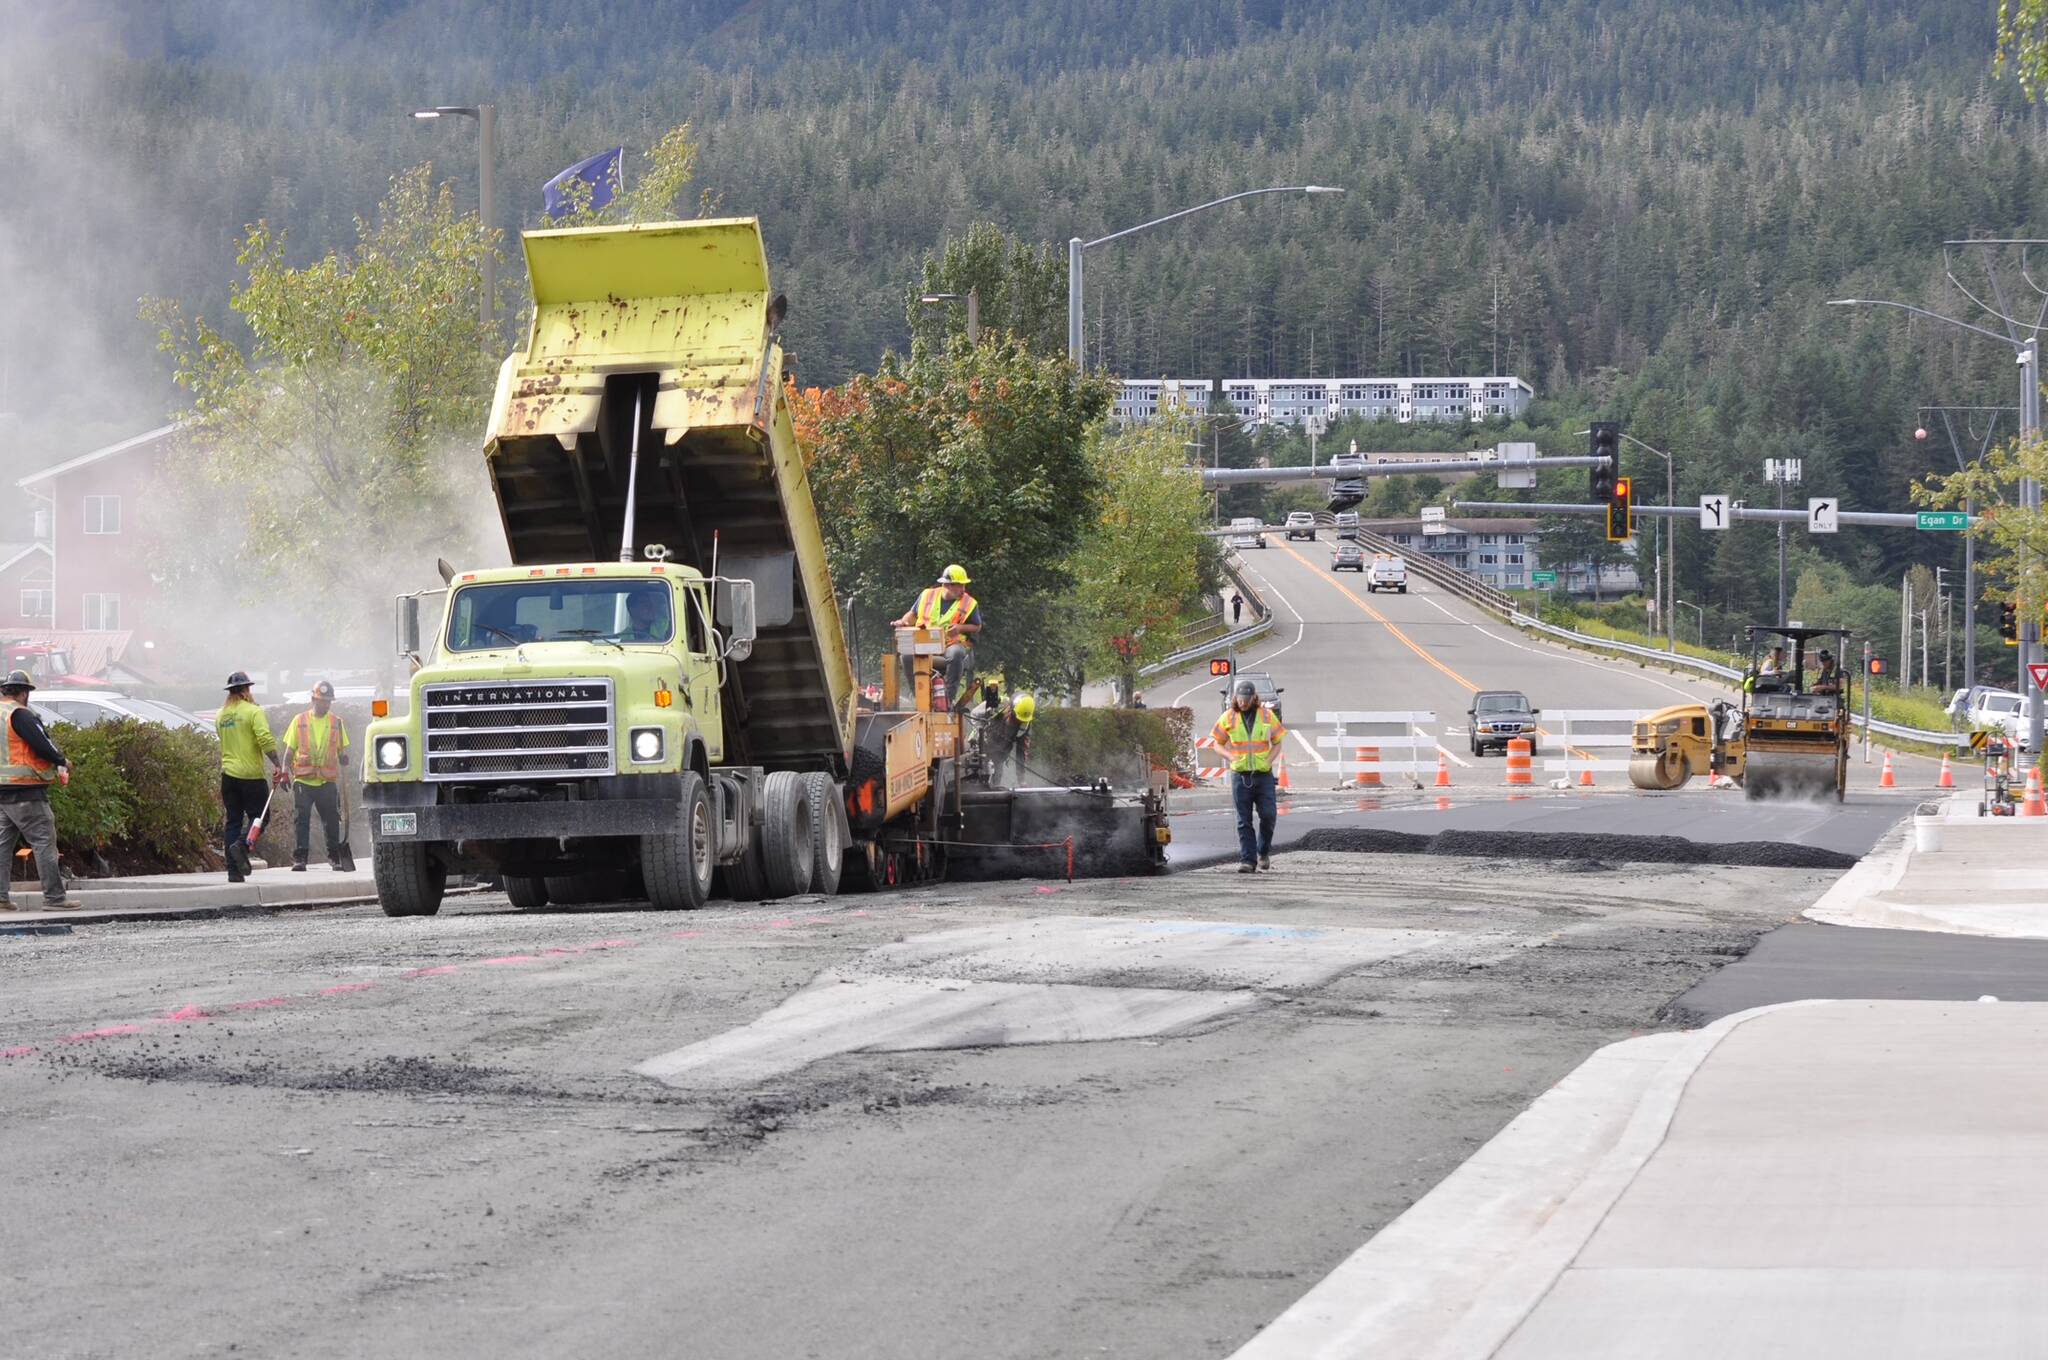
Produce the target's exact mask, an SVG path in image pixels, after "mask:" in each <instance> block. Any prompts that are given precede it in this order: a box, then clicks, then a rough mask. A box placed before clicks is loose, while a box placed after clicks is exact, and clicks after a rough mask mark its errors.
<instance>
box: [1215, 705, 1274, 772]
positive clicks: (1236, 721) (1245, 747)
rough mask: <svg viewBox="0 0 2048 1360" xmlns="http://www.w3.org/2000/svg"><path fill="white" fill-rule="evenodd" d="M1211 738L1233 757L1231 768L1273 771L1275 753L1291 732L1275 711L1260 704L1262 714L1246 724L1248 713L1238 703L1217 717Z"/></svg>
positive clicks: (1217, 746)
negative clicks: (1240, 710) (1237, 705)
mask: <svg viewBox="0 0 2048 1360" xmlns="http://www.w3.org/2000/svg"><path fill="white" fill-rule="evenodd" d="M1209 735H1210V738H1211V739H1212V740H1213V741H1214V742H1215V743H1216V749H1217V750H1219V751H1221V752H1223V754H1224V755H1226V756H1228V757H1230V768H1231V769H1232V770H1233V771H1235V772H1236V773H1238V774H1271V773H1272V772H1273V756H1274V754H1275V753H1276V752H1278V751H1279V749H1280V739H1281V738H1282V737H1284V736H1286V735H1287V729H1286V728H1285V727H1283V726H1281V724H1280V719H1278V718H1277V717H1275V716H1273V710H1272V709H1270V708H1267V707H1266V706H1265V705H1264V704H1260V705H1259V715H1258V717H1257V718H1255V719H1253V720H1252V723H1251V726H1250V727H1249V728H1247V727H1246V726H1245V721H1244V714H1242V713H1240V712H1238V711H1237V708H1236V707H1235V706H1232V707H1231V708H1230V710H1229V711H1228V712H1226V713H1224V715H1223V716H1222V717H1220V718H1218V719H1217V720H1216V730H1215V731H1213V732H1211V733H1210V734H1209Z"/></svg>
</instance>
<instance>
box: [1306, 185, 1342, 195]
mask: <svg viewBox="0 0 2048 1360" xmlns="http://www.w3.org/2000/svg"><path fill="white" fill-rule="evenodd" d="M1301 191H1302V192H1303V193H1305V194H1341V193H1343V192H1344V191H1343V190H1342V189H1333V188H1331V187H1330V186H1329V185H1327V184H1304V185H1303V186H1302V187H1301Z"/></svg>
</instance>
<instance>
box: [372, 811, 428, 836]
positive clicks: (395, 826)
mask: <svg viewBox="0 0 2048 1360" xmlns="http://www.w3.org/2000/svg"><path fill="white" fill-rule="evenodd" d="M377 829H378V830H379V831H381V832H382V833H383V834H384V835H386V836H417V835H419V834H420V815H419V814H418V813H417V812H387V813H384V814H383V815H382V816H380V817H379V818H378V819H377Z"/></svg>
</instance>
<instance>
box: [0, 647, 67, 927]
mask: <svg viewBox="0 0 2048 1360" xmlns="http://www.w3.org/2000/svg"><path fill="white" fill-rule="evenodd" d="M35 687H36V683H35V681H33V680H31V679H29V678H28V672H27V671H10V672H8V675H7V678H6V679H5V680H4V681H0V712H4V713H5V714H6V715H7V757H6V764H5V765H0V866H5V869H6V870H12V868H13V867H14V847H15V845H16V843H17V842H20V841H26V842H28V847H29V849H30V850H32V851H34V852H35V857H36V873H37V874H38V875H40V876H41V878H42V880H43V909H44V910H45V911H69V910H70V909H72V908H73V907H76V906H77V905H78V903H77V902H76V901H75V900H73V899H71V898H69V897H67V896H65V893H64V871H63V870H62V869H61V868H59V867H58V865H57V822H56V819H55V818H54V817H52V816H51V815H50V785H52V784H68V783H70V782H71V766H70V764H69V763H68V762H67V761H66V760H65V759H64V753H63V752H62V751H60V750H58V749H57V745H56V743H55V742H53V741H51V740H50V734H49V733H48V732H45V731H44V730H43V720H42V719H41V718H39V717H37V716H36V711H35V710H34V709H32V708H30V707H29V706H28V696H29V691H31V690H33V689H34V688H35ZM8 878H9V874H8V873H7V872H0V911H7V910H11V909H12V908H13V905H14V904H13V901H12V900H11V898H10V896H9V893H8V889H9V888H10V887H11V886H12V885H11V884H10V883H9V882H8Z"/></svg>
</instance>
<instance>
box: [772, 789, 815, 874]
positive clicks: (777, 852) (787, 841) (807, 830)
mask: <svg viewBox="0 0 2048 1360" xmlns="http://www.w3.org/2000/svg"><path fill="white" fill-rule="evenodd" d="M811 828H812V817H811V800H810V797H809V793H808V790H807V789H806V788H805V787H804V777H803V776H802V775H800V774H798V773H797V772H796V771H794V770H776V771H775V772H774V773H772V774H770V775H769V776H768V777H767V778H766V779H765V780H763V781H762V796H761V869H762V871H763V873H764V874H765V875H766V876H767V879H768V895H769V896H770V897H794V896H796V895H797V894H798V893H800V892H809V891H810V890H811V874H812V870H813V867H814V865H815V863H816V861H815V858H814V856H813V853H812V850H813V844H812V837H811Z"/></svg>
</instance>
